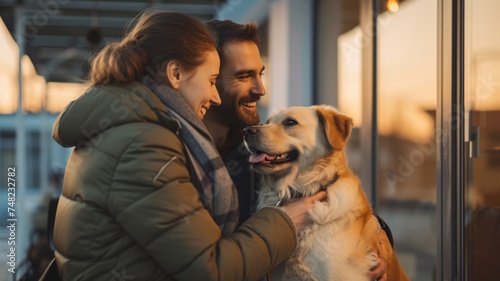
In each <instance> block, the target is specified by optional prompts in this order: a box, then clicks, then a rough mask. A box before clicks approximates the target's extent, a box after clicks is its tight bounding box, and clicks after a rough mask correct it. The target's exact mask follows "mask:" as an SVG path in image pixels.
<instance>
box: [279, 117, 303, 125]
mask: <svg viewBox="0 0 500 281" xmlns="http://www.w3.org/2000/svg"><path fill="white" fill-rule="evenodd" d="M297 124H299V123H298V122H297V120H295V119H293V118H287V119H285V120H284V121H283V125H284V126H295V125H297Z"/></svg>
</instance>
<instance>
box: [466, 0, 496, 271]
mask: <svg viewBox="0 0 500 281" xmlns="http://www.w3.org/2000/svg"><path fill="white" fill-rule="evenodd" d="M499 11H500V1H497V0H466V1H465V15H464V16H465V18H464V78H465V79H464V113H465V114H464V122H465V123H464V140H465V147H464V149H465V151H466V152H465V154H464V156H465V158H466V159H465V161H464V170H465V175H464V176H465V184H464V187H465V194H464V195H465V196H464V199H465V200H464V201H465V202H464V211H465V212H464V214H465V216H464V219H465V222H464V228H465V231H464V238H465V239H464V244H465V245H464V253H465V257H464V258H465V264H466V267H465V275H466V277H467V280H478V281H481V280H498V278H499V276H500V263H499V258H498V253H500V239H499V238H500V36H498V26H499V24H500V13H499Z"/></svg>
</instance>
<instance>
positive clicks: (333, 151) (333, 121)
mask: <svg viewBox="0 0 500 281" xmlns="http://www.w3.org/2000/svg"><path fill="white" fill-rule="evenodd" d="M352 125H353V123H352V119H351V118H349V117H348V116H345V115H342V114H340V113H338V112H337V111H336V110H335V109H334V108H333V107H330V106H325V105H321V106H311V107H291V108H287V109H284V110H281V111H279V112H277V113H276V114H274V115H272V116H271V117H269V119H268V121H267V124H265V125H259V126H252V127H248V128H246V129H245V144H246V146H247V149H248V150H249V151H250V152H251V153H252V154H251V157H250V162H252V167H253V169H254V170H255V171H256V172H258V173H260V174H262V175H263V177H262V188H261V191H260V194H259V199H258V208H262V207H265V206H275V205H276V204H277V202H278V201H280V200H281V201H282V202H286V201H287V200H291V199H293V198H294V197H295V196H296V195H297V194H298V195H300V196H309V195H312V194H314V193H316V192H318V191H319V190H321V189H323V188H326V190H327V193H328V200H327V202H317V203H316V205H315V207H314V208H313V210H312V211H311V217H312V219H313V223H312V224H311V225H310V226H308V227H306V229H305V230H303V231H302V232H301V233H299V243H298V245H297V249H296V250H295V252H294V254H293V255H292V257H291V258H290V259H289V260H288V261H287V264H286V274H287V275H288V276H289V277H298V279H299V280H349V281H357V280H360V281H366V280H368V274H369V271H370V269H371V268H372V267H374V266H376V265H377V253H379V254H380V255H381V258H384V259H385V260H386V261H390V260H391V256H392V255H393V253H392V249H391V248H389V249H387V247H382V248H383V249H381V245H382V244H381V243H380V242H379V238H378V237H379V236H378V232H379V231H380V225H379V224H378V221H377V219H376V218H375V217H374V215H373V212H372V208H371V206H370V204H369V202H368V200H367V197H366V195H365V194H364V192H363V190H362V188H361V183H360V180H359V179H358V177H356V176H355V175H354V174H353V172H352V171H351V170H350V169H349V167H348V166H347V160H346V156H345V152H344V146H345V143H346V141H347V139H348V138H349V135H350V133H351V129H352ZM396 262H397V261H396ZM390 274H391V273H390V268H388V275H389V278H390V279H389V280H391V276H390ZM399 274H400V273H397V274H396V273H394V274H393V275H394V278H393V279H392V280H401V279H399V278H400V277H396V275H398V276H400V275H399ZM402 274H403V275H404V272H403V273H402Z"/></svg>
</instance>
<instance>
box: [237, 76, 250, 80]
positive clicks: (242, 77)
mask: <svg viewBox="0 0 500 281" xmlns="http://www.w3.org/2000/svg"><path fill="white" fill-rule="evenodd" d="M248 78H250V75H240V76H238V79H242V80H243V79H248Z"/></svg>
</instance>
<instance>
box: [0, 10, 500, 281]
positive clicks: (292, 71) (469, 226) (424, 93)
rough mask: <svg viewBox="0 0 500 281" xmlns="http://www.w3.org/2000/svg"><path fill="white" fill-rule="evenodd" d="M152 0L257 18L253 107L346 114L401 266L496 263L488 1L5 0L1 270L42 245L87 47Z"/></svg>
mask: <svg viewBox="0 0 500 281" xmlns="http://www.w3.org/2000/svg"><path fill="white" fill-rule="evenodd" d="M150 7H160V8H165V9H169V10H173V11H177V12H182V13H186V14H189V15H192V16H194V17H196V18H198V19H200V20H201V21H206V20H209V19H212V18H217V19H230V20H233V21H236V22H240V23H243V22H247V21H255V22H257V23H258V24H259V26H260V30H261V34H262V39H263V40H262V42H261V46H260V49H261V55H262V57H263V61H264V63H265V65H266V71H265V76H264V78H265V81H264V83H265V86H266V88H267V92H268V94H267V95H266V96H265V98H263V99H262V102H261V104H260V107H259V111H260V113H261V116H262V119H265V118H266V116H267V115H268V114H269V113H272V112H274V111H275V110H277V109H279V108H282V107H286V106H294V105H311V104H320V103H322V104H330V105H333V106H335V107H337V108H339V110H340V111H342V112H343V113H345V114H347V115H350V116H352V117H353V118H354V122H355V127H354V129H353V133H352V136H351V139H350V141H349V144H348V159H349V162H350V166H351V168H352V169H353V170H354V171H355V172H356V173H357V174H358V175H359V176H360V178H361V179H362V182H363V186H364V188H365V191H366V193H367V195H368V196H369V198H370V200H371V202H372V204H373V207H374V209H375V211H376V212H377V213H378V214H379V215H380V216H382V217H383V218H384V219H385V220H386V222H387V223H388V224H389V226H390V228H391V230H392V232H393V235H394V239H395V243H396V248H395V249H396V251H397V253H398V255H399V258H400V260H401V262H402V264H403V267H404V268H405V270H406V271H407V273H408V275H409V276H410V278H411V280H415V281H429V280H445V279H446V278H447V276H453V277H454V278H455V279H454V280H495V279H487V278H488V277H478V276H480V275H478V272H481V273H484V272H488V273H489V272H491V275H489V276H500V269H499V268H495V267H496V266H491V267H487V268H482V267H481V266H484V265H485V264H486V265H488V264H489V263H488V262H487V261H489V260H491V257H493V256H489V257H488V256H487V255H486V256H485V255H483V254H482V253H483V252H484V250H486V251H488V248H489V250H490V252H496V253H498V252H500V249H499V248H498V242H496V244H495V242H494V241H495V240H498V237H500V212H498V208H499V207H500V176H499V173H498V171H499V167H500V125H499V124H500V123H499V122H498V119H499V118H500V92H499V87H500V37H499V36H498V34H497V31H496V30H495V27H496V26H499V25H500V2H499V1H495V0H477V1H476V0H474V1H473V0H461V1H458V0H456V1H455V0H454V1H447V2H446V1H445V2H443V1H434V0H404V1H403V0H378V1H377V0H374V1H371V0H255V1H252V0H215V1H214V0H186V1H180V0H177V1H175V0H173V1H169V0H167V1H160V0H149V1H134V0H127V1H117V0H108V1H83V0H0V83H1V91H0V151H1V156H0V202H2V204H1V205H0V206H1V207H0V226H1V228H0V249H1V255H0V272H2V273H3V272H5V273H6V274H0V281H4V280H29V278H28V276H30V274H31V275H36V271H37V269H38V268H43V267H44V265H45V264H44V261H46V260H47V258H50V255H51V252H50V251H48V252H47V251H46V248H47V246H46V245H45V244H44V243H45V241H46V237H45V235H46V230H47V229H46V219H47V218H46V216H47V215H46V214H47V208H48V202H49V200H50V198H53V197H57V196H59V194H60V192H61V185H62V181H63V180H64V170H65V166H66V161H67V158H68V156H69V153H70V152H71V148H62V147H60V146H59V145H57V144H56V143H55V142H54V141H53V140H52V138H51V130H52V124H53V122H54V120H55V118H56V116H57V114H58V113H59V112H60V111H61V110H62V109H63V108H64V107H65V106H66V105H67V104H68V103H69V102H70V101H72V100H74V99H76V98H77V97H78V96H79V95H81V94H83V92H84V90H85V88H86V87H87V86H86V75H87V73H88V70H89V62H90V61H91V58H92V56H93V55H94V54H96V53H97V52H98V51H99V50H100V49H101V48H102V47H103V46H105V45H106V44H107V43H110V42H114V41H119V40H121V38H122V36H123V30H124V27H125V26H126V25H127V23H128V22H129V21H130V20H132V19H133V18H134V17H135V16H136V15H137V14H138V13H139V12H140V11H141V10H144V9H146V8H150ZM13 167H15V180H16V189H15V192H16V197H15V198H16V201H15V203H16V204H15V218H17V219H18V220H17V224H16V246H17V247H16V251H17V252H16V258H17V259H16V267H17V273H16V274H15V275H14V274H11V273H9V272H8V271H7V270H8V268H9V265H8V261H9V258H8V257H7V255H8V254H9V247H10V246H9V245H8V241H9V240H8V239H9V237H10V235H11V232H10V231H9V229H8V228H7V227H6V226H7V225H9V218H12V216H9V210H8V207H9V205H8V202H11V201H9V198H11V197H12V196H11V195H9V192H11V191H12V190H9V189H8V188H9V187H11V186H9V185H8V182H9V178H11V177H10V175H9V171H10V170H9V168H13ZM483 210H486V215H484V214H485V213H484V212H482V211H483ZM485 217H486V218H485ZM495 237H496V239H495ZM485 245H486V246H485ZM487 245H489V247H488V246H487ZM4 253H5V254H4ZM493 260H498V259H497V258H493ZM490 263H491V262H490ZM493 274H496V275H493ZM23 276H24V277H25V278H24V279H21V278H22V277H23ZM482 276H488V275H482ZM448 280H451V277H450V278H449V279H448Z"/></svg>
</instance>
